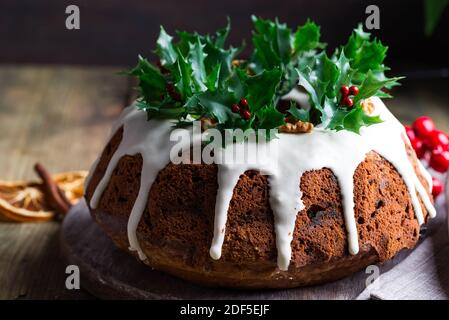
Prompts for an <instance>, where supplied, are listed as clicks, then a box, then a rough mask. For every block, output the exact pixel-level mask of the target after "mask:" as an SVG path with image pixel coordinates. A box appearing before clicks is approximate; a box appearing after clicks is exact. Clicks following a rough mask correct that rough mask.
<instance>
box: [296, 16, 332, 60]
mask: <svg viewBox="0 0 449 320" xmlns="http://www.w3.org/2000/svg"><path fill="white" fill-rule="evenodd" d="M325 47H326V44H324V43H321V42H320V27H319V26H317V25H316V24H315V23H314V22H312V21H310V20H307V22H306V23H305V24H304V25H302V26H299V27H298V29H297V30H296V32H295V35H294V42H293V50H294V52H295V53H300V52H304V51H310V50H314V49H324V48H325Z"/></svg>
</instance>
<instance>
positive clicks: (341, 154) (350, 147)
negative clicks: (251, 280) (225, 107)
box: [90, 95, 436, 270]
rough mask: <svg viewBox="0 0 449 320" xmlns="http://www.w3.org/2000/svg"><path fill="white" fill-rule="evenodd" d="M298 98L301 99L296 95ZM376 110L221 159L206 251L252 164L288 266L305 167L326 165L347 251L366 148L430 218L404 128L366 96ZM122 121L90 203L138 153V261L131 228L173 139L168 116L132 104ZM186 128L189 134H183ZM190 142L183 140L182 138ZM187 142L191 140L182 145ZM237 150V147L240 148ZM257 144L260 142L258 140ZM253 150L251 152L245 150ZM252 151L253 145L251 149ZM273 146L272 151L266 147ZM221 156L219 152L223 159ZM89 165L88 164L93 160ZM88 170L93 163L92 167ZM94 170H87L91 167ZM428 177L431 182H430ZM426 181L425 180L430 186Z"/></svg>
mask: <svg viewBox="0 0 449 320" xmlns="http://www.w3.org/2000/svg"><path fill="white" fill-rule="evenodd" d="M297 98H300V97H299V96H298V95H297ZM372 101H373V104H374V106H375V113H377V114H379V115H380V117H381V118H382V119H383V120H384V122H383V123H380V124H376V125H373V126H370V127H363V128H362V129H361V132H360V135H357V134H355V133H352V132H348V131H344V130H343V131H338V132H336V131H330V130H326V129H324V128H322V127H320V126H317V127H316V128H315V129H314V130H313V131H312V132H311V133H309V134H279V139H274V140H272V141H270V142H269V143H266V144H262V149H267V148H270V150H268V149H267V150H265V151H268V152H264V157H261V158H259V157H257V159H256V161H247V162H243V163H237V162H233V161H226V162H225V163H222V164H218V176H217V179H218V190H217V198H216V205H215V222H214V236H213V239H212V243H211V248H210V255H211V257H212V258H213V259H219V258H220V256H221V249H222V245H223V241H224V236H225V227H226V220H227V212H228V208H229V203H230V201H231V199H232V195H233V191H234V187H235V186H236V184H237V182H238V180H239V177H240V175H241V174H243V173H244V172H245V171H247V170H251V169H256V170H260V171H261V172H263V173H264V174H267V175H268V183H269V195H270V199H269V200H270V205H271V208H272V210H273V214H274V223H275V226H274V228H275V233H276V245H277V250H278V267H279V269H280V270H287V269H288V266H289V263H290V259H291V241H292V239H293V232H294V228H295V222H296V215H297V213H298V212H299V211H301V210H302V209H304V204H303V202H302V199H301V198H302V193H301V191H300V188H299V185H300V181H301V177H302V175H303V174H304V173H305V172H307V171H311V170H319V169H321V168H329V169H330V170H332V172H333V173H334V175H335V176H336V177H337V180H338V183H339V186H340V190H341V196H342V204H343V214H344V221H345V226H346V229H347V235H348V249H349V252H350V253H351V254H357V253H358V251H359V245H358V233H357V224H356V221H355V214H354V192H353V189H354V185H353V176H354V173H355V170H356V168H357V167H358V165H359V164H360V163H361V162H362V161H363V160H364V159H365V156H366V154H367V153H368V152H370V151H375V152H377V153H379V154H380V155H381V156H382V157H384V158H385V159H386V160H388V161H389V162H390V163H391V164H392V165H393V166H394V167H395V168H396V170H397V171H398V173H399V174H400V175H401V176H402V179H403V181H404V183H405V185H406V187H407V189H408V191H409V193H410V198H411V201H412V204H413V208H414V211H415V215H416V218H417V220H418V222H419V224H422V223H423V222H424V218H423V212H422V208H421V205H420V202H419V198H418V195H417V194H419V196H420V198H421V199H422V201H423V204H424V206H425V207H426V209H427V211H428V212H429V215H430V217H434V216H435V214H436V212H435V208H434V207H433V205H432V203H431V200H430V198H429V196H428V194H427V191H426V190H425V188H424V187H423V185H422V184H421V182H420V181H419V179H418V177H417V175H416V173H415V171H414V168H413V165H412V164H411V163H410V161H409V160H408V157H407V152H406V149H405V145H404V140H403V139H402V136H404V134H405V131H404V128H403V126H402V125H401V124H400V123H399V121H398V120H396V118H395V117H394V116H393V115H392V114H391V113H390V112H389V111H388V109H387V108H386V107H385V105H384V104H383V103H382V101H381V100H380V99H378V98H372ZM121 126H123V128H124V131H123V139H122V142H121V143H120V145H119V147H118V149H117V151H116V152H115V154H114V155H113V157H112V159H111V161H110V163H109V165H108V168H107V170H106V173H105V175H104V177H103V178H102V180H101V181H100V183H99V185H98V186H97V188H96V190H95V192H94V195H93V197H92V199H91V202H90V205H91V207H92V208H95V207H96V206H97V205H98V202H99V200H100V197H101V195H102V193H103V191H104V188H105V187H106V186H107V184H108V181H109V179H110V177H111V174H112V172H113V170H114V169H115V167H116V165H117V163H118V161H119V160H120V158H121V157H122V156H124V155H134V154H139V153H140V154H141V155H142V158H143V168H142V175H141V182H140V183H141V185H140V190H139V194H138V197H137V199H136V202H135V204H134V206H133V209H132V211H131V215H130V218H129V222H128V238H129V242H130V249H131V250H137V252H138V253H139V256H140V258H141V259H145V255H144V254H143V252H142V250H141V249H140V246H139V243H138V241H137V237H136V230H137V226H138V223H139V221H140V218H141V216H142V212H143V211H144V209H145V206H146V203H147V197H148V194H149V191H150V188H151V185H152V184H153V182H154V180H155V179H156V176H157V174H158V172H159V171H160V170H161V169H163V168H164V167H165V166H166V165H167V164H168V163H169V162H170V149H171V148H172V147H173V145H174V143H175V142H171V141H170V138H169V137H170V132H171V129H172V126H171V123H170V122H168V121H154V120H151V121H147V119H146V114H145V113H144V112H142V111H138V110H137V109H135V108H134V107H131V108H127V110H126V111H125V112H124V114H123V115H122V116H121V118H120V119H119V120H118V121H117V123H116V124H115V125H114V129H113V132H115V131H116V130H117V129H118V128H120V127H121ZM186 134H191V133H189V132H187V133H186ZM186 140H187V141H189V140H190V139H186ZM255 147H256V144H255V143H254V142H245V143H240V144H236V145H234V148H235V150H236V151H237V153H238V152H245V150H250V151H249V154H254V152H256V151H254V150H255V149H254V150H253V149H252V148H255ZM187 148H190V143H188V144H186V145H184V146H183V147H182V149H183V150H186V149H187ZM239 148H240V149H239ZM259 148H260V144H259ZM251 150H253V151H251ZM257 150H259V149H257ZM272 150H275V151H277V152H272ZM232 151H233V149H232V148H230V147H228V148H225V149H221V150H219V151H217V152H216V153H215V154H214V157H215V158H217V157H223V156H225V158H226V159H230V158H229V154H228V153H230V152H232ZM222 159H223V158H222ZM94 167H95V164H94ZM419 168H420V170H421V171H422V174H423V176H424V177H425V179H426V180H428V181H429V179H431V178H430V175H429V174H428V173H427V172H426V170H425V169H424V168H423V167H422V166H419ZM93 169H94V168H93ZM91 172H93V170H91ZM430 181H431V180H430ZM429 185H430V186H431V183H430V184H429Z"/></svg>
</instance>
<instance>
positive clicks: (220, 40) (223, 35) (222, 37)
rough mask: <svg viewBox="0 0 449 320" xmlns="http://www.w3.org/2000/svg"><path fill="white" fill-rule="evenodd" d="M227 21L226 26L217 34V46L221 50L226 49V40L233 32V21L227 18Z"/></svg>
mask: <svg viewBox="0 0 449 320" xmlns="http://www.w3.org/2000/svg"><path fill="white" fill-rule="evenodd" d="M226 20H227V22H226V26H225V27H224V28H222V29H220V30H218V31H217V32H216V33H215V34H216V38H215V46H216V47H218V48H221V49H223V48H224V44H225V42H226V39H227V38H228V35H229V32H230V31H231V19H230V18H229V17H227V19H226Z"/></svg>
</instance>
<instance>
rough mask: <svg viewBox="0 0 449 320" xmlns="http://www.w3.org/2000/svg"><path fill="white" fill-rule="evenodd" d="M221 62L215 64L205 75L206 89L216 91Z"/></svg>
mask: <svg viewBox="0 0 449 320" xmlns="http://www.w3.org/2000/svg"><path fill="white" fill-rule="evenodd" d="M220 69H221V64H218V63H217V64H216V65H215V67H214V68H213V69H212V71H211V72H210V73H209V74H208V75H207V79H206V84H207V89H209V90H210V91H216V90H217V89H218V85H219V80H220Z"/></svg>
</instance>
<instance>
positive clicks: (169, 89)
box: [165, 82, 181, 101]
mask: <svg viewBox="0 0 449 320" xmlns="http://www.w3.org/2000/svg"><path fill="white" fill-rule="evenodd" d="M165 88H166V89H167V92H168V94H169V95H170V97H172V98H173V100H175V101H181V95H180V94H179V93H177V92H176V90H175V86H174V85H173V83H171V82H167V84H166V85H165Z"/></svg>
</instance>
